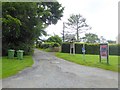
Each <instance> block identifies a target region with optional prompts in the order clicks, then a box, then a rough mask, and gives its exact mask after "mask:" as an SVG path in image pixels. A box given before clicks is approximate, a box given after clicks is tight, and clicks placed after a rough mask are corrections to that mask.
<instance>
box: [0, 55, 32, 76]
mask: <svg viewBox="0 0 120 90" xmlns="http://www.w3.org/2000/svg"><path fill="white" fill-rule="evenodd" d="M1 63H2V76H0V78H6V77H9V76H12V75H15V74H17V73H18V72H19V71H21V70H23V69H25V68H26V67H31V66H32V65H33V59H32V56H24V58H23V60H18V59H17V58H14V59H8V58H7V57H2V62H0V64H1Z"/></svg>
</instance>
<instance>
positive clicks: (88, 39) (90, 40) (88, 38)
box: [82, 33, 100, 43]
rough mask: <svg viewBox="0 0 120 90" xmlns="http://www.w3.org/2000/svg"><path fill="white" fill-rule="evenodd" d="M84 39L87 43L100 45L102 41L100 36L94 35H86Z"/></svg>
mask: <svg viewBox="0 0 120 90" xmlns="http://www.w3.org/2000/svg"><path fill="white" fill-rule="evenodd" d="M82 39H84V40H85V41H86V42H87V43H99V42H100V39H99V38H98V36H97V35H96V34H93V33H86V34H85V37H83V38H82Z"/></svg>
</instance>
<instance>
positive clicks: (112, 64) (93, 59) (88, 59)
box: [55, 52, 120, 72]
mask: <svg viewBox="0 0 120 90" xmlns="http://www.w3.org/2000/svg"><path fill="white" fill-rule="evenodd" d="M55 55H56V56H57V57H59V58H62V59H65V60H67V61H70V62H74V63H77V64H80V65H86V66H91V67H97V68H102V69H106V70H111V71H115V72H118V58H120V56H112V55H110V56H109V64H107V63H106V59H102V62H101V63H100V62H99V55H88V54H87V55H85V57H83V55H82V54H75V55H70V54H68V53H60V52H58V53H55ZM119 72H120V71H119Z"/></svg>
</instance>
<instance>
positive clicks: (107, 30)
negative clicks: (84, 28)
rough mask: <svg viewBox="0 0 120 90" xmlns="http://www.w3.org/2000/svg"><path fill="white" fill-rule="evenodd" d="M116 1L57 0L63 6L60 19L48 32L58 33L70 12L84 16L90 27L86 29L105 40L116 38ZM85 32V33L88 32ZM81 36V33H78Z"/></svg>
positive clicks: (59, 33)
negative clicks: (90, 28)
mask: <svg viewBox="0 0 120 90" xmlns="http://www.w3.org/2000/svg"><path fill="white" fill-rule="evenodd" d="M118 1H120V0H58V2H59V3H60V4H62V6H63V7H65V10H64V13H63V17H62V20H59V21H58V23H57V24H56V25H51V26H49V27H48V28H47V29H46V31H47V32H48V34H51V35H54V34H57V35H60V36H61V32H62V30H63V22H67V19H68V18H69V17H70V15H71V14H81V15H82V16H83V17H84V18H86V21H87V24H88V25H90V26H91V27H92V30H90V31H88V32H91V33H94V34H97V35H98V36H99V37H100V36H103V37H104V38H106V39H107V40H116V37H117V35H118ZM88 32H87V33H88ZM80 36H81V37H82V36H83V34H81V35H80Z"/></svg>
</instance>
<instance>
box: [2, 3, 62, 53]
mask: <svg viewBox="0 0 120 90" xmlns="http://www.w3.org/2000/svg"><path fill="white" fill-rule="evenodd" d="M2 9H3V10H2V44H3V47H2V51H3V55H4V54H6V53H7V50H8V49H9V48H12V49H16V50H18V49H23V50H24V51H25V53H26V54H27V53H29V52H31V51H32V47H33V45H34V42H35V40H36V39H38V38H39V36H41V35H46V32H45V31H44V29H45V28H46V27H47V26H48V25H50V24H56V23H57V21H58V20H59V19H61V17H62V13H63V10H64V8H63V7H62V6H61V4H59V3H58V2H39V3H38V2H33V3H32V2H3V3H2Z"/></svg>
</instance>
